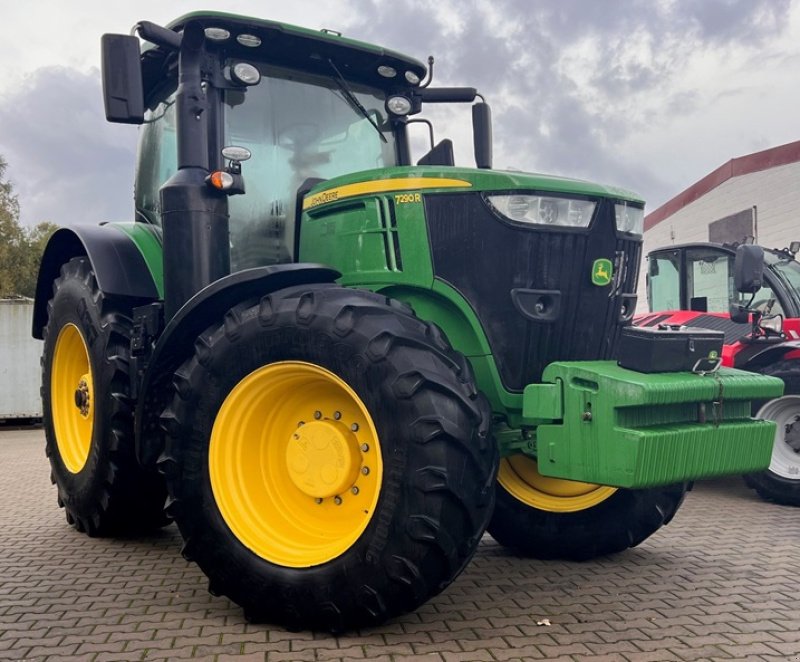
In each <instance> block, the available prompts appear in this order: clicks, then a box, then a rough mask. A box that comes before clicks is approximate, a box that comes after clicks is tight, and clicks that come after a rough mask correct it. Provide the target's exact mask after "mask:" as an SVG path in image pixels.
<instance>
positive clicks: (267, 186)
mask: <svg viewBox="0 0 800 662" xmlns="http://www.w3.org/2000/svg"><path fill="white" fill-rule="evenodd" d="M258 68H259V70H260V72H261V75H262V78H261V82H260V83H259V84H258V85H255V86H252V87H249V88H247V89H246V90H244V91H243V90H227V91H226V92H225V97H224V118H223V122H224V143H225V145H236V146H239V147H246V148H247V149H248V150H250V152H251V153H252V157H251V158H250V160H248V161H246V162H245V163H244V164H243V165H242V174H243V175H244V179H245V183H246V191H247V192H246V193H245V194H244V195H235V196H231V198H229V204H230V206H229V210H230V237H231V269H232V271H238V270H240V269H247V268H250V267H256V266H261V265H265V264H276V263H284V262H290V261H292V258H293V255H294V244H295V215H296V207H297V192H298V189H299V188H300V187H301V186H302V185H303V184H304V183H306V182H307V181H308V180H314V179H317V180H319V179H330V178H332V177H337V176H339V175H344V174H348V173H353V172H358V171H361V170H370V169H373V168H384V167H387V166H392V165H395V164H396V163H397V155H396V151H395V141H394V136H393V134H392V132H391V129H390V126H389V123H388V121H387V118H386V111H385V110H384V101H385V97H384V95H383V93H381V92H379V91H377V90H371V89H369V88H365V87H360V86H357V85H355V84H352V83H346V88H347V90H348V91H349V92H350V93H351V94H352V96H353V97H355V99H357V100H358V102H359V103H358V104H357V103H354V100H353V99H352V98H348V94H347V92H346V91H344V90H343V89H342V88H341V86H340V85H339V84H338V83H337V77H336V74H335V72H334V71H333V70H332V71H331V76H330V77H320V76H313V75H309V74H307V73H301V72H297V71H293V70H288V69H281V68H277V67H273V66H269V65H264V64H260V65H258ZM359 104H360V106H362V107H363V110H362V109H361V108H359V107H358V106H359Z"/></svg>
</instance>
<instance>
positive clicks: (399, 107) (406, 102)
mask: <svg viewBox="0 0 800 662" xmlns="http://www.w3.org/2000/svg"><path fill="white" fill-rule="evenodd" d="M386 110H388V111H389V112H390V113H391V114H392V115H408V114H409V113H410V112H411V100H410V99H407V98H406V97H402V96H395V97H389V98H388V99H386Z"/></svg>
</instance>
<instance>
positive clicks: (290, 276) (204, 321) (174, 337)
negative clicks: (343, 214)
mask: <svg viewBox="0 0 800 662" xmlns="http://www.w3.org/2000/svg"><path fill="white" fill-rule="evenodd" d="M340 275H341V274H340V273H339V272H338V271H336V270H335V269H331V268H329V267H326V266H323V265H320V264H309V263H305V264H303V263H300V264H280V265H273V266H268V267H257V268H255V269H246V270H244V271H238V272H236V273H233V274H231V275H229V276H225V277H224V278H220V279H219V280H217V281H215V282H214V283H211V285H209V286H208V287H205V288H204V289H202V290H200V292H198V293H197V294H195V295H194V296H193V297H192V298H191V299H189V301H187V302H186V303H185V304H184V305H183V306H182V307H181V309H180V310H179V311H178V312H177V313H176V314H175V317H173V318H172V319H171V320H170V321H169V323H168V324H167V326H166V328H165V329H164V332H163V333H162V334H161V335H160V336H159V339H158V342H157V343H156V345H155V348H154V349H153V353H152V355H151V358H150V361H149V363H148V365H147V369H146V370H145V373H144V377H143V380H142V388H141V390H140V391H139V392H140V393H141V396H140V397H139V401H138V403H137V405H136V455H137V457H138V459H139V462H140V463H141V464H143V465H145V466H152V465H154V464H155V462H156V460H157V459H158V456H159V455H160V454H161V451H162V450H163V445H164V434H163V431H162V429H161V424H160V421H159V417H160V415H161V412H162V411H163V409H164V408H165V407H166V405H167V404H168V401H169V397H170V395H171V393H172V378H173V375H174V373H175V370H177V369H178V367H180V365H181V364H182V363H183V362H184V361H185V360H186V359H188V358H189V357H190V356H191V355H192V353H193V352H194V343H195V340H196V339H197V337H198V336H199V335H200V334H201V333H202V332H203V331H205V330H206V329H207V328H208V327H209V326H210V325H211V324H213V323H215V322H218V321H219V320H221V319H222V318H223V316H224V315H225V313H226V312H228V310H230V309H231V308H232V307H233V306H235V305H236V304H238V303H240V302H242V301H246V300H247V299H253V298H260V297H262V296H264V295H265V294H269V293H270V292H275V291H277V290H280V289H283V288H285V287H291V286H294V285H309V284H312V283H333V282H334V281H335V280H336V279H337V278H339V276H340Z"/></svg>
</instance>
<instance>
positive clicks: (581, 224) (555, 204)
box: [486, 195, 597, 228]
mask: <svg viewBox="0 0 800 662" xmlns="http://www.w3.org/2000/svg"><path fill="white" fill-rule="evenodd" d="M486 199H487V200H488V201H489V204H490V205H491V206H492V207H494V209H495V210H496V211H497V212H498V213H499V214H501V215H502V216H505V217H506V218H508V219H509V220H512V221H517V222H518V223H531V224H533V225H549V226H562V227H571V228H585V227H588V226H589V223H590V222H591V220H592V214H593V213H594V208H595V207H596V206H597V204H596V203H594V202H591V201H590V200H574V199H571V198H550V197H545V196H541V195H489V196H486Z"/></svg>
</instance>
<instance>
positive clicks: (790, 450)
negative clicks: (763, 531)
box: [745, 360, 800, 506]
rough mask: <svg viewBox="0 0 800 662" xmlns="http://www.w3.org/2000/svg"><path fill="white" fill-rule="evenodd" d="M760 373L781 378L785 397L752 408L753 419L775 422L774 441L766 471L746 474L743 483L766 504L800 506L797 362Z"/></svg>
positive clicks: (799, 373)
mask: <svg viewBox="0 0 800 662" xmlns="http://www.w3.org/2000/svg"><path fill="white" fill-rule="evenodd" d="M762 374H765V375H771V376H773V377H780V378H781V379H783V383H784V393H785V395H784V396H783V397H780V398H775V399H774V400H769V401H768V402H762V403H759V404H758V405H756V406H755V407H754V410H755V411H754V416H755V417H756V418H764V419H768V420H771V421H775V423H776V424H777V426H778V427H777V430H776V431H775V442H774V443H773V445H772V458H771V459H770V463H769V468H768V469H767V470H766V471H760V472H758V473H753V474H748V475H747V476H745V482H746V483H747V485H748V486H749V487H751V488H753V489H754V490H755V491H756V492H757V493H758V495H759V496H760V497H761V498H762V499H765V500H767V501H772V502H774V503H779V504H782V505H785V506H800V362H798V361H797V360H785V361H778V362H776V363H774V364H772V365H770V366H767V367H766V368H765V369H764V370H762Z"/></svg>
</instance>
